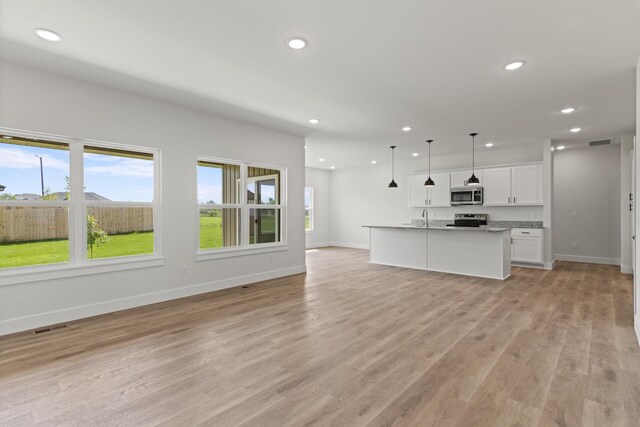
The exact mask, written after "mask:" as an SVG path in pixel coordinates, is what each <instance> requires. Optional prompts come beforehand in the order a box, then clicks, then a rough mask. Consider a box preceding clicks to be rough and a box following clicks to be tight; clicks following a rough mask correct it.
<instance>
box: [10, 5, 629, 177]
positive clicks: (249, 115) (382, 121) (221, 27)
mask: <svg viewBox="0 0 640 427" xmlns="http://www.w3.org/2000/svg"><path fill="white" fill-rule="evenodd" d="M37 27H41V28H48V29H51V30H53V31H56V32H58V33H60V34H61V35H62V36H63V38H64V39H63V41H61V42H57V43H52V42H46V41H44V40H41V39H39V38H38V37H36V36H35V35H34V33H33V29H34V28H37ZM294 36H300V37H303V38H305V39H306V40H308V42H309V44H308V46H307V48H305V49H302V50H299V51H295V50H292V49H289V48H288V47H287V46H286V43H285V41H286V40H287V39H288V38H290V37H294ZM0 41H1V43H2V44H0V55H1V56H2V57H3V58H4V59H5V60H8V61H11V62H15V63H19V64H24V65H28V66H33V67H37V68H44V69H48V70H52V71H54V72H57V73H60V74H65V75H69V76H71V77H74V78H79V79H82V80H87V81H91V82H94V83H99V84H102V85H106V86H111V87H115V88H119V89H124V90H128V91H131V92H135V93H139V94H141V95H145V96H150V97H154V98H158V99H163V100H167V101H170V102H174V103H178V104H181V105H185V106H189V107H193V108H197V109H201V110H206V111H210V112H213V113H216V114H222V115H225V116H228V117H232V118H237V119H241V120H247V121H251V122H254V123H258V124H261V125H264V126H268V127H272V128H275V129H280V130H285V131H287V132H292V133H295V134H298V135H303V136H306V137H307V165H308V166H315V167H329V166H335V167H337V168H344V167H353V166H360V165H365V164H369V162H370V161H371V160H374V159H376V160H378V161H380V162H382V161H385V160H387V161H388V157H389V149H388V147H389V145H397V146H398V150H397V158H403V157H407V158H408V157H410V156H411V153H413V152H418V153H421V154H423V153H424V150H425V143H424V140H425V139H427V138H432V139H435V140H436V141H435V142H434V143H433V145H432V152H433V154H434V156H437V155H439V154H451V153H455V152H461V151H463V150H467V151H468V149H469V144H470V139H469V137H468V133H469V132H472V131H475V132H478V133H479V137H478V142H480V143H485V142H487V141H492V142H494V143H495V146H494V148H493V149H500V147H506V146H514V145H517V144H537V143H539V142H540V141H541V140H544V139H554V140H558V141H562V142H563V143H566V144H570V143H584V141H588V140H591V139H601V138H605V137H611V136H615V135H621V134H625V133H633V132H634V131H635V66H636V63H637V61H638V57H639V56H640V2H638V1H636V0H612V1H607V2H603V1H601V0H562V1H558V0H539V1H525V0H492V1H488V0H485V1H478V0H458V1H448V2H447V1H434V0H402V1H390V0H387V1H383V0H351V1H344V0H341V1H336V0H324V1H319V2H309V1H303V0H287V1H279V0H271V1H267V0H262V1H259V0H236V1H225V2H222V1H206V0H190V1H181V2H178V1H168V0H136V1H133V2H132V1H130V0H126V1H125V0H109V1H102V2H100V1H87V0H56V1H55V2H45V1H41V0H0ZM514 60H525V61H526V65H525V66H524V67H522V68H521V69H519V70H517V71H506V70H504V69H503V66H504V65H505V64H506V63H509V62H511V61H514ZM566 106H573V107H576V108H577V111H576V112H575V113H573V114H570V115H564V114H561V113H560V112H559V110H560V109H562V108H564V107H566ZM311 118H317V119H319V120H320V123H318V124H317V125H311V124H309V122H308V120H309V119H311ZM405 125H410V126H412V127H413V130H412V131H411V132H409V133H405V132H402V131H401V127H403V126H405ZM574 126H579V127H581V128H583V131H582V132H580V133H579V134H575V135H574V134H571V133H570V132H569V129H570V128H571V127H574ZM319 158H324V159H326V160H325V161H324V162H320V161H319V160H318V159H319Z"/></svg>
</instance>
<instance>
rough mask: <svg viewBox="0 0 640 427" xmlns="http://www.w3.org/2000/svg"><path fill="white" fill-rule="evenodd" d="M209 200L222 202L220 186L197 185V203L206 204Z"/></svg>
mask: <svg viewBox="0 0 640 427" xmlns="http://www.w3.org/2000/svg"><path fill="white" fill-rule="evenodd" d="M209 200H213V201H215V202H217V203H221V202H222V185H220V184H217V185H206V184H205V185H202V184H200V185H198V203H207V202H208V201H209Z"/></svg>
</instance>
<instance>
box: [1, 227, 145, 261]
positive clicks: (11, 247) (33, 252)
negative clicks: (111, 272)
mask: <svg viewBox="0 0 640 427" xmlns="http://www.w3.org/2000/svg"><path fill="white" fill-rule="evenodd" d="M151 253H153V232H152V231H148V232H142V233H130V234H119V235H114V236H109V243H105V244H104V245H102V246H100V247H98V248H93V258H113V257H119V256H127V255H143V254H151ZM68 260H69V241H68V240H46V241H41V242H28V243H8V244H2V243H0V268H6V267H24V266H27V265H36V264H52V263H55V262H65V261H68Z"/></svg>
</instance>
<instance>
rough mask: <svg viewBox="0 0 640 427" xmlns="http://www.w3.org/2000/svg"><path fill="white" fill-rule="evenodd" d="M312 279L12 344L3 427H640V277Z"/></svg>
mask: <svg viewBox="0 0 640 427" xmlns="http://www.w3.org/2000/svg"><path fill="white" fill-rule="evenodd" d="M307 259H308V266H309V272H308V274H307V275H306V276H305V275H298V276H291V277H288V278H283V279H277V280H271V281H268V282H262V283H259V284H255V285H252V286H249V287H248V288H235V289H229V290H225V291H220V292H215V293H211V294H206V295H200V296H195V297H191V298H186V299H182V300H177V301H171V302H167V303H161V304H155V305H152V306H147V307H141V308H138V309H133V310H127V311H123V312H119V313H113V314H109V315H104V316H99V317H95V318H91V319H85V320H82V321H76V322H71V323H70V324H69V327H68V328H67V329H64V330H58V331H54V332H48V333H45V334H40V335H33V334H32V333H24V334H16V335H13V336H9V337H0V423H2V424H5V425H17V426H23V425H32V424H38V423H43V424H44V425H80V426H88V425H131V426H141V425H180V426H191V425H197V424H205V425H224V426H237V425H247V426H284V425H296V426H301V425H335V426H357V425H365V424H369V425H375V426H379V425H416V426H430V425H458V426H473V425H482V426H494V425H496V426H513V425H545V426H547V425H560V426H618V425H620V426H638V425H640V421H639V420H640V349H639V348H638V343H637V341H636V338H635V336H634V332H633V327H632V298H631V279H630V277H629V276H625V275H622V274H620V273H619V272H618V271H617V268H616V267H612V266H602V265H587V264H577V263H559V264H558V266H557V268H556V269H555V270H554V271H552V272H550V271H544V270H534V269H523V268H514V270H513V276H512V277H511V278H510V279H509V280H506V281H504V282H501V281H496V280H485V279H476V278H470V277H465V276H456V275H450V274H441V273H427V272H424V271H417V270H408V269H401V268H394V267H384V266H374V265H369V264H368V263H367V252H366V251H362V250H351V249H340V248H329V249H322V250H318V251H313V252H309V253H308V254H307Z"/></svg>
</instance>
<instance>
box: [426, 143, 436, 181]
mask: <svg viewBox="0 0 640 427" xmlns="http://www.w3.org/2000/svg"><path fill="white" fill-rule="evenodd" d="M432 142H433V139H427V144H428V145H427V146H428V147H429V176H428V177H427V180H426V181H425V182H424V186H425V187H435V186H436V183H435V182H433V180H432V179H431V143H432Z"/></svg>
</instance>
